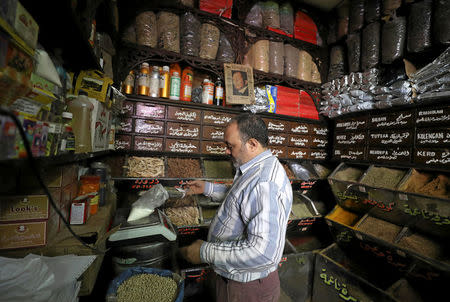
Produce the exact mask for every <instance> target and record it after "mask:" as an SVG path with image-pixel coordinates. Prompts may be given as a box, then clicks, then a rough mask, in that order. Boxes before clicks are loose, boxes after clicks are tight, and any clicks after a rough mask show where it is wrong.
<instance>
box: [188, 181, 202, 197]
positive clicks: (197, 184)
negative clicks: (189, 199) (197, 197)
mask: <svg viewBox="0 0 450 302" xmlns="http://www.w3.org/2000/svg"><path fill="white" fill-rule="evenodd" d="M186 187H187V188H188V189H189V190H187V191H186V195H194V194H202V193H203V191H205V181H203V180H192V181H188V182H187V184H186Z"/></svg>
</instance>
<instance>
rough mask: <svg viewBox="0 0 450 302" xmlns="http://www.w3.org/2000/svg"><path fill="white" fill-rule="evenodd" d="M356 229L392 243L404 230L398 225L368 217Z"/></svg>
mask: <svg viewBox="0 0 450 302" xmlns="http://www.w3.org/2000/svg"><path fill="white" fill-rule="evenodd" d="M356 229H358V230H360V231H361V232H364V233H367V234H369V235H373V236H375V237H377V238H380V239H383V240H385V241H387V242H391V243H392V242H394V240H395V238H396V237H397V235H398V233H400V230H401V229H402V228H401V227H400V226H398V225H396V224H392V223H390V222H386V221H384V220H381V219H377V218H375V217H371V216H367V217H366V218H365V219H364V220H363V221H361V222H360V223H358V225H357V227H356Z"/></svg>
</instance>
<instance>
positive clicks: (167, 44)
mask: <svg viewBox="0 0 450 302" xmlns="http://www.w3.org/2000/svg"><path fill="white" fill-rule="evenodd" d="M157 25H158V46H159V47H160V48H163V49H166V50H169V51H173V52H177V53H179V52H180V17H178V16H177V15H176V14H174V13H170V12H164V11H163V12H159V13H158V15H157Z"/></svg>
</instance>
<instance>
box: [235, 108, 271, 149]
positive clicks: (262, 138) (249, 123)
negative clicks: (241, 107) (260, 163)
mask: <svg viewBox="0 0 450 302" xmlns="http://www.w3.org/2000/svg"><path fill="white" fill-rule="evenodd" d="M233 122H236V123H237V126H238V130H239V134H240V136H241V141H242V143H246V142H247V141H248V140H249V139H251V138H254V139H256V140H257V141H258V142H259V143H260V144H261V145H262V146H263V147H267V143H268V141H269V138H268V134H267V126H266V123H264V121H263V120H262V119H261V118H260V117H259V116H257V115H255V114H251V113H243V114H240V115H238V116H236V117H234V118H232V119H231V121H230V123H233Z"/></svg>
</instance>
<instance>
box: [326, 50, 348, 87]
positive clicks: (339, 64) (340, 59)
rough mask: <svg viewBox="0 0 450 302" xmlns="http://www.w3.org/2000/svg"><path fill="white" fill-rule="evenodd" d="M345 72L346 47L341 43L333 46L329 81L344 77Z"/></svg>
mask: <svg viewBox="0 0 450 302" xmlns="http://www.w3.org/2000/svg"><path fill="white" fill-rule="evenodd" d="M344 74H345V58H344V48H343V47H342V46H340V45H336V46H333V48H331V51H330V69H329V72H328V81H331V80H334V79H337V78H340V77H342V76H343V75H344Z"/></svg>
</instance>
